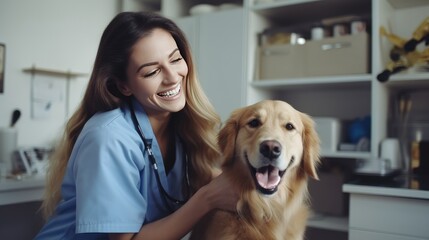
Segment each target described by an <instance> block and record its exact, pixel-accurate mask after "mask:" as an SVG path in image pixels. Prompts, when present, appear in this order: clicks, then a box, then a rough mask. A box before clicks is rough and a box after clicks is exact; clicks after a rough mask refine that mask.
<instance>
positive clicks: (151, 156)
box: [129, 100, 189, 210]
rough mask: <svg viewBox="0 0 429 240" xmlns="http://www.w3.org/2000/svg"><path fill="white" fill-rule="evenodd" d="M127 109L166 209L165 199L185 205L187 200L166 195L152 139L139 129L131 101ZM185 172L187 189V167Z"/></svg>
mask: <svg viewBox="0 0 429 240" xmlns="http://www.w3.org/2000/svg"><path fill="white" fill-rule="evenodd" d="M129 108H130V111H131V118H132V121H133V124H134V127H135V129H136V131H137V133H138V135H139V136H140V138H141V140H142V141H143V144H144V147H145V150H146V152H147V154H148V157H149V161H150V163H151V164H152V168H153V169H154V172H155V177H156V181H157V184H158V186H159V189H160V190H161V193H162V196H163V199H164V202H165V203H166V205H167V206H168V208H170V205H169V204H168V201H167V199H168V200H170V201H171V202H173V203H175V204H177V205H183V204H185V203H186V202H187V200H180V199H176V198H174V197H172V196H171V195H170V194H168V193H167V191H166V190H165V188H164V186H163V185H162V183H161V177H160V175H159V171H158V164H157V163H156V159H155V156H154V154H153V151H152V139H148V138H146V137H145V136H144V133H143V130H142V128H141V126H140V124H139V122H138V120H137V116H136V113H135V110H134V106H133V103H132V101H131V100H130V101H129ZM185 164H186V165H187V164H188V161H187V157H186V156H185ZM185 171H186V173H185V174H186V180H187V184H188V187H189V177H188V166H185ZM170 210H171V208H170Z"/></svg>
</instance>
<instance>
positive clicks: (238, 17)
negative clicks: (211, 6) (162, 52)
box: [175, 8, 246, 120]
mask: <svg viewBox="0 0 429 240" xmlns="http://www.w3.org/2000/svg"><path fill="white" fill-rule="evenodd" d="M175 21H176V23H177V24H178V25H179V26H180V27H181V28H182V30H183V31H184V32H185V34H186V36H187V38H188V40H189V41H190V44H191V47H192V51H193V54H194V57H195V63H196V67H197V71H198V78H199V80H200V82H201V84H202V87H203V88H204V91H205V92H206V94H207V95H208V97H209V99H210V101H211V102H212V104H213V105H214V107H215V108H216V110H217V112H218V113H219V114H220V116H221V118H222V120H226V118H227V117H229V115H230V113H231V112H232V110H234V109H236V108H239V107H242V106H244V105H245V104H246V99H245V88H246V85H245V82H244V69H245V57H244V55H245V54H244V52H245V50H246V49H245V46H246V45H245V41H244V39H245V38H244V36H245V35H244V32H245V29H244V11H243V9H242V8H238V9H231V10H224V11H217V12H213V13H209V14H204V15H198V16H188V17H184V18H179V19H176V20H175Z"/></svg>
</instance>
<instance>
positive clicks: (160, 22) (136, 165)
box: [35, 12, 238, 239]
mask: <svg viewBox="0 0 429 240" xmlns="http://www.w3.org/2000/svg"><path fill="white" fill-rule="evenodd" d="M219 125H220V119H219V117H218V115H217V114H216V113H215V112H214V109H213V107H212V105H211V104H210V102H209V101H208V99H207V97H206V95H205V93H204V92H203V91H202V89H201V87H200V84H199V81H198V79H197V78H196V73H195V67H194V65H193V60H192V56H191V51H190V49H189V45H188V42H187V40H186V39H185V36H184V34H183V33H182V31H181V30H180V29H179V28H178V27H177V26H176V24H175V23H174V22H172V21H171V20H169V19H167V18H164V17H162V16H160V15H157V14H154V13H149V12H122V13H120V14H118V15H117V16H116V17H115V18H114V19H113V20H112V21H111V22H110V24H109V25H108V26H107V28H106V29H105V31H104V33H103V35H102V38H101V41H100V45H99V49H98V53H97V56H96V59H95V63H94V69H93V72H92V75H91V78H90V80H89V83H88V87H87V90H86V93H85V96H84V99H83V100H82V103H81V105H80V108H79V109H77V111H76V112H75V113H74V115H73V116H72V117H71V118H70V120H69V122H68V124H67V128H66V130H65V134H64V138H63V141H62V142H61V143H60V145H59V146H58V147H57V148H56V153H55V154H54V157H53V160H52V161H51V163H50V166H49V170H48V184H47V189H46V198H45V200H44V209H45V212H46V213H47V215H48V216H49V217H50V218H49V220H48V222H47V223H46V225H45V226H44V228H43V229H42V230H41V232H40V233H39V235H38V236H37V237H36V238H35V239H76V238H79V239H132V238H137V239H180V238H182V237H183V236H185V235H186V234H187V233H188V232H189V231H191V230H192V228H193V226H194V225H195V224H196V223H197V222H198V221H200V219H201V218H202V217H203V216H204V215H205V214H206V213H208V212H210V211H211V210H213V209H222V210H228V211H235V209H236V203H237V199H238V196H237V194H236V193H235V192H234V190H233V189H232V188H230V187H228V186H229V185H230V184H229V182H228V181H229V179H228V178H226V177H225V176H224V175H223V174H220V176H217V175H219V172H220V170H219V169H218V168H217V167H218V166H217V165H216V164H215V163H216V162H217V160H218V159H219V158H220V153H219V150H218V147H217V144H216V135H217V130H218V128H219ZM189 126H192V127H191V128H189ZM215 176H217V177H215ZM214 177H215V178H214ZM212 178H214V179H213V180H212ZM94 203H97V204H94ZM165 229H168V231H165Z"/></svg>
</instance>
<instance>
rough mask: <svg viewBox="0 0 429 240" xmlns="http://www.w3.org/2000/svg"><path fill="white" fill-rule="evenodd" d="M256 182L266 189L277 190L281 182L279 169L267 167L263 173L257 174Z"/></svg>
mask: <svg viewBox="0 0 429 240" xmlns="http://www.w3.org/2000/svg"><path fill="white" fill-rule="evenodd" d="M256 180H258V183H259V185H260V186H261V187H263V188H266V189H273V188H275V187H276V186H277V185H278V184H279V182H280V175H279V169H278V168H274V167H266V169H264V170H263V171H258V172H257V173H256Z"/></svg>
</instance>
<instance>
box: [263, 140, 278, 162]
mask: <svg viewBox="0 0 429 240" xmlns="http://www.w3.org/2000/svg"><path fill="white" fill-rule="evenodd" d="M259 152H260V153H261V154H262V155H263V156H264V157H266V158H268V159H270V160H274V159H277V158H278V157H279V156H280V154H281V153H282V145H280V143H279V142H278V141H276V140H265V141H263V142H262V143H261V144H260V145H259Z"/></svg>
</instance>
